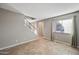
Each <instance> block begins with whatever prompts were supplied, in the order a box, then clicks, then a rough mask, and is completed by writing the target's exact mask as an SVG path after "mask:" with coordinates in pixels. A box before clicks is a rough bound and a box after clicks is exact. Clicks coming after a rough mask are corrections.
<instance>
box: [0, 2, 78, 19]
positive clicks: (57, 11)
mask: <svg viewBox="0 0 79 59" xmlns="http://www.w3.org/2000/svg"><path fill="white" fill-rule="evenodd" d="M0 7H1V8H4V9H8V10H10V11H14V12H18V13H19V12H20V13H23V14H25V15H27V16H31V17H34V18H37V19H45V18H49V17H53V16H57V15H61V14H66V13H70V12H73V11H77V10H79V4H78V3H6V4H5V3H3V4H0Z"/></svg>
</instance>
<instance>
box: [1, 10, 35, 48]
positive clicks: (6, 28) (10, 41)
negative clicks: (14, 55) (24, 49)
mask: <svg viewBox="0 0 79 59" xmlns="http://www.w3.org/2000/svg"><path fill="white" fill-rule="evenodd" d="M0 35H1V36H0V48H4V47H7V46H10V45H14V44H17V43H21V42H25V41H29V40H32V39H33V38H35V34H34V33H33V32H31V31H30V29H29V28H28V27H25V26H24V15H22V14H18V13H14V12H10V11H7V10H4V9H0Z"/></svg>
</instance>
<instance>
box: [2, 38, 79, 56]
mask: <svg viewBox="0 0 79 59" xmlns="http://www.w3.org/2000/svg"><path fill="white" fill-rule="evenodd" d="M3 51H8V55H9V54H10V55H79V50H78V49H75V48H72V47H69V46H66V45H64V44H60V43H56V42H52V41H49V40H46V39H44V38H42V37H41V38H37V40H35V41H32V42H30V43H26V44H23V45H20V46H16V47H13V48H10V49H5V50H3Z"/></svg>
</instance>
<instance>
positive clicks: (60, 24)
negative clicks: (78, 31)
mask: <svg viewBox="0 0 79 59" xmlns="http://www.w3.org/2000/svg"><path fill="white" fill-rule="evenodd" d="M55 26H56V27H55V32H62V33H70V34H72V32H73V19H65V20H59V21H56V22H55Z"/></svg>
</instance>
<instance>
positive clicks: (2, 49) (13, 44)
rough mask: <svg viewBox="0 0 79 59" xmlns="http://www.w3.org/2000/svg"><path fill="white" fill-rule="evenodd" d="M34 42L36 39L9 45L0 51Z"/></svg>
mask: <svg viewBox="0 0 79 59" xmlns="http://www.w3.org/2000/svg"><path fill="white" fill-rule="evenodd" d="M34 40H36V39H32V40H29V41H25V42H21V43H17V44H13V45H10V46H7V47H3V48H0V50H3V49H7V48H12V47H15V46H18V45H21V44H24V43H28V42H31V41H34Z"/></svg>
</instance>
